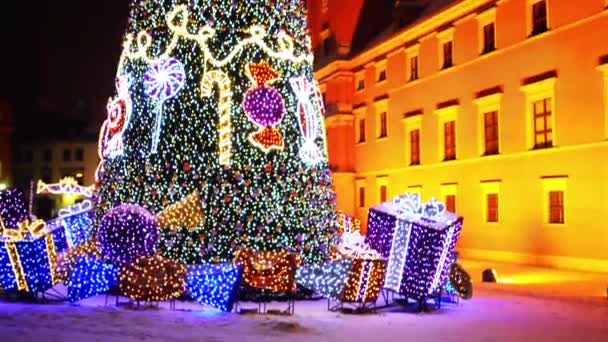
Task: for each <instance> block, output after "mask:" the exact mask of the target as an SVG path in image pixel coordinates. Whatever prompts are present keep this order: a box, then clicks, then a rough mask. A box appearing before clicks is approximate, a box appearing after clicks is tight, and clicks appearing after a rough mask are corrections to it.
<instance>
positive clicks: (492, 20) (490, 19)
mask: <svg viewBox="0 0 608 342" xmlns="http://www.w3.org/2000/svg"><path fill="white" fill-rule="evenodd" d="M476 19H477V23H478V28H477V32H478V33H477V37H478V40H479V44H478V45H479V46H478V49H479V54H480V55H486V54H489V53H492V52H494V51H496V50H497V49H498V44H497V35H496V6H493V7H490V8H488V9H487V10H485V11H483V12H481V13H479V14H478V15H477V16H476ZM489 24H493V25H494V30H493V31H494V32H493V39H494V49H492V50H490V51H486V49H485V47H486V44H485V43H486V42H485V27H486V26H487V25H489Z"/></svg>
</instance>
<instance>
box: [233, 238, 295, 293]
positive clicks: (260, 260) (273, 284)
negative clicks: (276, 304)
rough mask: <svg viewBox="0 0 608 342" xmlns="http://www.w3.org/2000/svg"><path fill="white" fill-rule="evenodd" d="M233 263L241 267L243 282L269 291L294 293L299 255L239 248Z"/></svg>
mask: <svg viewBox="0 0 608 342" xmlns="http://www.w3.org/2000/svg"><path fill="white" fill-rule="evenodd" d="M234 264H235V265H240V266H242V267H243V283H244V284H245V285H247V286H249V287H252V288H254V289H258V290H265V291H269V292H271V293H292V294H293V293H295V291H296V279H295V278H296V277H295V276H296V269H297V267H298V266H299V264H300V257H299V256H298V255H296V254H290V253H282V252H259V253H255V252H251V251H247V250H244V249H242V250H240V251H238V252H237V254H236V256H235V258H234Z"/></svg>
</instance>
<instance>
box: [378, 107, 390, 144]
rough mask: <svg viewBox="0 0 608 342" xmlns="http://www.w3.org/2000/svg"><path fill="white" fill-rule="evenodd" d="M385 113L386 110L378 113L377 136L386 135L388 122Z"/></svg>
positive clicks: (384, 136) (382, 136) (383, 136)
mask: <svg viewBox="0 0 608 342" xmlns="http://www.w3.org/2000/svg"><path fill="white" fill-rule="evenodd" d="M386 115H387V114H386V112H382V113H380V129H379V132H378V138H386V137H388V123H387V116H386Z"/></svg>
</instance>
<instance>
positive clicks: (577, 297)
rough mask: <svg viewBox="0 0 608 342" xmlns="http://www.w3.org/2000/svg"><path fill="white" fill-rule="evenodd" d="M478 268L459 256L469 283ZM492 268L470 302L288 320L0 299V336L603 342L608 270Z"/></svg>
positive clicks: (322, 308)
mask: <svg viewBox="0 0 608 342" xmlns="http://www.w3.org/2000/svg"><path fill="white" fill-rule="evenodd" d="M485 266H486V264H483V263H473V262H466V263H465V267H466V268H467V269H468V270H469V271H471V274H472V275H473V276H474V277H475V278H476V280H477V279H478V278H479V277H480V270H481V269H482V268H483V267H485ZM492 266H493V267H496V264H492ZM496 269H497V271H498V276H499V280H500V283H498V284H480V283H476V284H475V295H474V298H473V299H472V300H470V301H466V302H464V301H463V302H461V303H460V304H447V305H444V306H443V307H442V308H441V309H440V310H438V311H432V312H426V313H415V312H413V311H412V310H411V309H403V308H399V307H395V308H391V309H384V310H381V311H380V312H379V313H377V314H370V315H363V316H354V315H347V314H338V313H331V312H328V311H327V307H326V305H327V303H326V302H325V301H313V302H298V303H297V304H296V313H295V316H293V317H276V316H241V315H236V314H229V313H220V312H218V311H214V310H211V309H209V308H204V307H200V306H197V305H194V304H192V303H177V310H176V311H171V310H169V309H168V308H164V307H163V308H161V309H155V310H140V311H134V310H129V309H125V308H114V307H110V306H108V307H104V306H103V304H104V303H103V297H101V298H94V299H91V300H87V301H85V302H83V303H81V304H79V305H77V306H73V305H69V304H53V305H27V304H9V303H2V302H0V341H2V342H12V341H66V342H72V341H78V342H81V341H104V342H110V341H209V342H215V341H231V342H237V341H281V342H285V341H289V342H299V341H319V342H320V341H357V342H358V341H424V340H427V341H484V342H490V341H492V342H494V341H538V342H542V341H577V342H582V341H608V324H607V322H608V301H607V300H606V286H607V285H608V275H603V274H585V273H575V272H563V271H552V270H544V269H536V268H527V267H513V266H510V265H498V267H496ZM501 274H502V276H501ZM273 306H274V307H278V308H283V306H284V305H283V304H280V303H276V304H273Z"/></svg>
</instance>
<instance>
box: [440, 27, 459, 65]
mask: <svg viewBox="0 0 608 342" xmlns="http://www.w3.org/2000/svg"><path fill="white" fill-rule="evenodd" d="M437 40H438V42H439V48H438V49H437V50H438V52H439V70H440V71H442V70H447V69H450V68H452V67H453V66H454V65H456V61H455V58H454V57H455V56H454V51H455V49H456V44H455V42H454V27H450V28H447V29H445V30H443V31H441V32H439V33H437ZM449 42H451V48H450V57H451V58H450V61H451V63H449V65H448V64H446V63H447V60H446V56H445V46H446V44H448V43H449Z"/></svg>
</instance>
